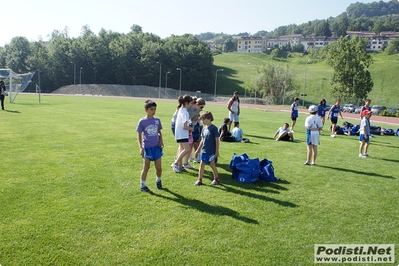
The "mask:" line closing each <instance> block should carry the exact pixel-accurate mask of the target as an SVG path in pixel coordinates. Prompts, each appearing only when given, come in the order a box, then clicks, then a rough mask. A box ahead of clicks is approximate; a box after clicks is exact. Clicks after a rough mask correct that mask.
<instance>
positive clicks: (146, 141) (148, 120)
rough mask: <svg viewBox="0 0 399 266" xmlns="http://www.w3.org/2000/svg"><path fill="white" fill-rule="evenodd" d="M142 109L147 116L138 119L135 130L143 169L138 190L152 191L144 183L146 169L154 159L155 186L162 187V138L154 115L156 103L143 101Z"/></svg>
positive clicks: (160, 125)
mask: <svg viewBox="0 0 399 266" xmlns="http://www.w3.org/2000/svg"><path fill="white" fill-rule="evenodd" d="M144 109H145V111H146V113H147V116H145V117H143V118H141V119H140V121H139V123H138V125H137V128H136V131H137V142H138V145H139V149H140V155H141V156H142V157H143V162H144V163H143V170H142V171H141V175H140V190H141V191H143V192H147V193H152V191H151V190H150V189H149V188H148V187H147V185H146V179H147V174H148V170H149V169H150V164H151V161H154V164H155V169H156V186H157V188H158V189H162V182H161V175H162V164H161V157H162V155H163V152H162V148H163V140H162V133H161V129H162V124H161V120H160V119H159V118H158V117H155V112H156V110H157V104H156V103H155V102H153V101H151V100H147V101H145V104H144Z"/></svg>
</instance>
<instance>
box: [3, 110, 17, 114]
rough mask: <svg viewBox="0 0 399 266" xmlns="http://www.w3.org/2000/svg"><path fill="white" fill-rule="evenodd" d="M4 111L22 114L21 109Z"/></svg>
mask: <svg viewBox="0 0 399 266" xmlns="http://www.w3.org/2000/svg"><path fill="white" fill-rule="evenodd" d="M4 111H6V112H8V113H14V114H20V113H21V112H20V111H15V110H4Z"/></svg>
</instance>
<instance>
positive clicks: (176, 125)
mask: <svg viewBox="0 0 399 266" xmlns="http://www.w3.org/2000/svg"><path fill="white" fill-rule="evenodd" d="M204 106H205V101H204V100H203V99H201V98H195V97H194V98H193V97H191V96H190V95H184V96H180V97H179V98H178V106H177V110H176V112H175V113H174V114H173V117H172V123H171V129H172V133H173V135H174V136H175V140H176V142H177V143H178V144H179V148H178V151H177V155H176V158H175V161H174V162H173V163H172V165H171V166H172V168H173V170H174V171H175V172H176V173H179V172H182V171H184V170H185V169H187V168H193V167H192V166H191V165H190V164H189V160H190V155H191V151H192V149H193V148H194V151H195V152H194V157H195V158H194V161H196V162H200V165H199V171H198V180H197V182H196V183H195V185H196V186H199V185H202V176H203V174H204V168H205V164H209V166H210V167H211V169H212V171H213V181H212V183H211V185H218V184H220V180H219V175H218V170H217V168H216V162H217V158H218V157H219V132H218V129H217V127H216V126H215V125H213V124H212V121H213V115H212V113H211V112H209V111H205V112H203V113H202V114H201V115H200V111H201V110H202V109H203V108H204ZM156 107H157V104H156V103H155V102H153V101H151V100H147V101H146V102H145V104H144V110H145V112H146V113H147V115H146V116H145V117H143V118H142V119H140V121H139V123H138V125H137V128H136V131H137V141H138V145H139V149H140V155H141V156H142V157H143V170H142V171H141V175H140V190H141V191H143V192H147V193H152V191H151V190H150V189H149V188H148V187H147V185H146V179H147V174H148V170H149V168H150V163H151V161H154V165H155V169H156V187H157V189H162V188H163V187H162V180H161V176H162V164H161V157H162V155H163V153H162V148H163V140H162V133H161V130H162V124H161V121H160V119H159V118H157V117H155V113H156ZM202 126H204V128H203V129H202V130H201V128H202Z"/></svg>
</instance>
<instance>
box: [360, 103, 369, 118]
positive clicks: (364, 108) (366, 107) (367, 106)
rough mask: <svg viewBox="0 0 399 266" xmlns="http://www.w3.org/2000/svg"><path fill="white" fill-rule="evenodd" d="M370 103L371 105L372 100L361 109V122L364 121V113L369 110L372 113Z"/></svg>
mask: <svg viewBox="0 0 399 266" xmlns="http://www.w3.org/2000/svg"><path fill="white" fill-rule="evenodd" d="M370 103H371V100H370V99H367V100H366V101H365V102H364V106H362V108H360V120H362V119H363V115H362V114H363V111H364V110H367V111H370V112H371V106H370Z"/></svg>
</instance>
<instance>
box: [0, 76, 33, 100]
mask: <svg viewBox="0 0 399 266" xmlns="http://www.w3.org/2000/svg"><path fill="white" fill-rule="evenodd" d="M35 73H36V71H35V72H33V73H30V72H28V73H24V74H18V73H15V72H13V71H12V69H0V79H1V80H3V81H4V84H5V85H6V89H7V91H8V94H9V97H10V103H12V102H14V101H15V98H16V97H17V96H18V93H20V92H23V91H24V90H25V89H26V88H27V87H28V85H29V83H30V82H31V80H32V78H33V76H34V75H35Z"/></svg>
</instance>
